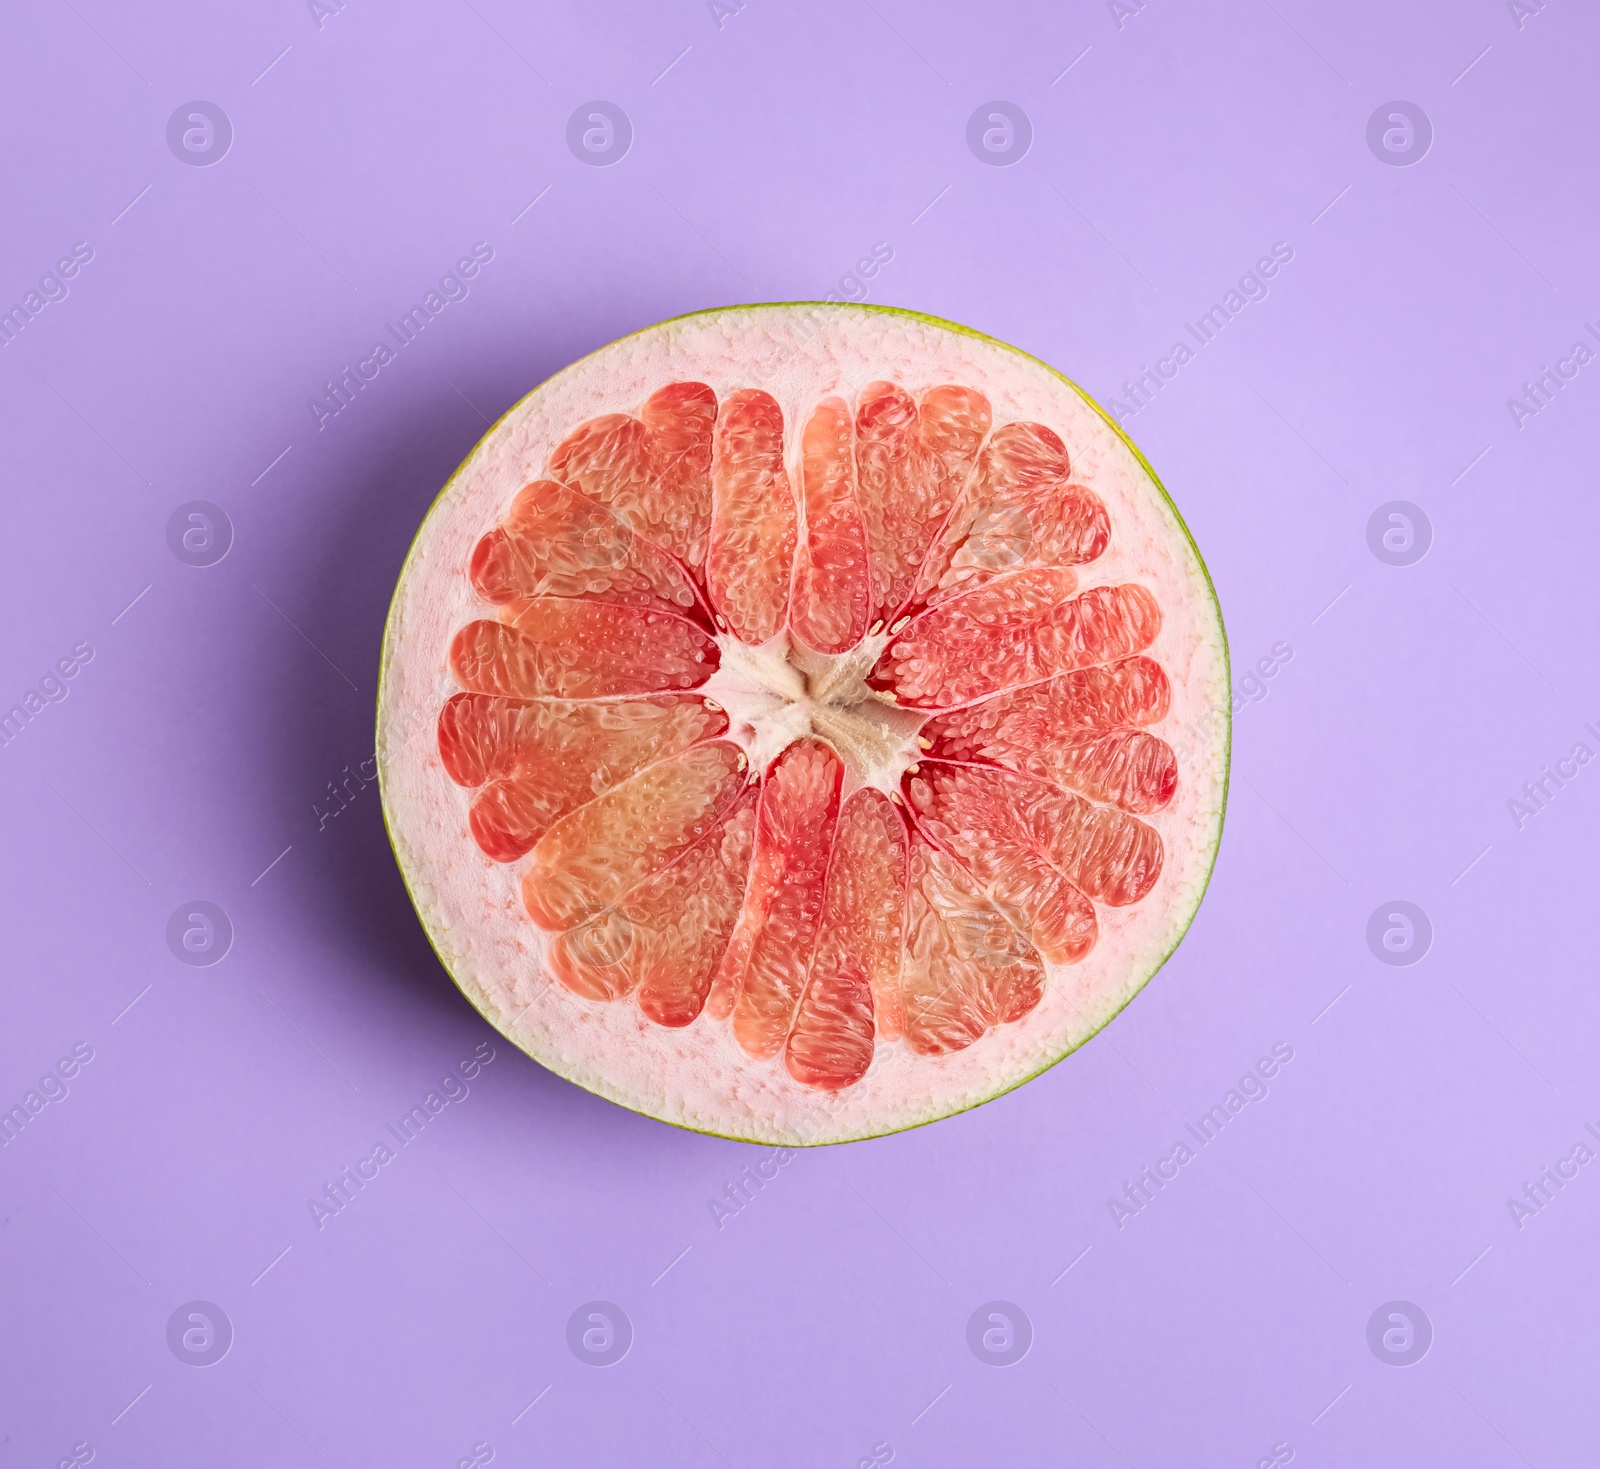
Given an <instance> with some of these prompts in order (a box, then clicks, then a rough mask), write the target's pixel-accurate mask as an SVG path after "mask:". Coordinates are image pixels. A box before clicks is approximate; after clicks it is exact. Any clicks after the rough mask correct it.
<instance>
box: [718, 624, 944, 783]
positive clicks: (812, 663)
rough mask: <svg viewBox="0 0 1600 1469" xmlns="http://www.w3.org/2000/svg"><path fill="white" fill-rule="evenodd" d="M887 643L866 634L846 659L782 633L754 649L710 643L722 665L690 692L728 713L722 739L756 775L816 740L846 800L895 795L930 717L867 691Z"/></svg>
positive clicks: (728, 641) (728, 640) (724, 640)
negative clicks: (841, 772)
mask: <svg viewBox="0 0 1600 1469" xmlns="http://www.w3.org/2000/svg"><path fill="white" fill-rule="evenodd" d="M888 641H889V639H888V636H887V635H886V634H883V633H876V634H869V635H868V636H867V637H865V638H863V639H862V640H861V642H859V643H858V644H857V645H856V646H855V647H854V648H852V649H851V650H850V651H849V652H848V653H836V654H829V653H818V652H816V651H814V650H813V649H811V648H808V647H806V646H805V645H804V644H803V643H798V642H795V641H794V640H793V639H791V638H790V636H789V634H788V633H787V632H780V633H778V634H777V635H776V636H775V637H773V638H771V639H769V640H768V641H767V642H765V643H761V644H759V645H757V646H754V647H752V646H751V645H749V644H746V643H741V642H740V641H739V640H738V639H737V638H735V637H732V636H726V635H725V636H723V637H719V638H718V639H717V646H718V647H719V648H720V649H721V652H722V663H721V665H720V666H719V667H718V669H717V671H716V672H715V673H714V674H712V675H711V677H710V678H709V679H707V680H706V681H705V683H703V684H702V685H701V686H700V688H699V690H698V691H697V692H699V693H703V694H704V695H705V696H706V697H707V698H709V699H711V700H713V701H714V702H715V703H717V704H719V705H721V707H722V708H723V709H724V710H726V711H727V715H728V733H727V736H726V738H728V739H731V740H733V741H735V742H736V743H737V744H738V745H739V747H740V748H741V749H742V750H743V751H744V752H745V753H746V754H747V755H748V756H749V757H750V763H751V765H752V766H753V767H754V768H755V769H757V770H765V769H766V768H767V766H768V765H769V764H770V763H771V762H772V761H773V760H775V759H777V757H778V756H779V754H781V753H782V752H783V750H784V749H786V748H787V747H788V746H789V745H792V744H793V743H794V742H795V741H796V740H799V739H804V738H805V737H806V736H807V735H815V736H817V737H818V738H819V739H824V740H826V741H827V742H828V743H829V744H830V745H832V746H833V748H834V749H835V750H836V751H837V752H838V754H839V758H840V759H841V760H842V761H843V762H844V768H845V778H844V791H843V794H844V795H845V796H846V797H848V796H849V795H850V794H851V792H853V791H856V790H859V789H860V788H861V787H862V786H875V787H877V789H878V790H880V791H882V792H884V794H885V795H894V794H897V793H898V792H899V790H900V777H901V776H902V775H903V774H904V773H905V771H906V769H907V768H908V767H909V766H911V765H913V764H915V763H916V760H917V757H918V756H919V755H920V754H921V752H922V747H921V746H920V745H919V744H918V743H917V731H918V730H920V729H921V728H922V726H923V725H924V724H926V723H927V722H928V717H929V716H928V715H927V714H924V713H921V712H920V711H917V710H912V709H902V708H900V707H899V706H898V705H897V704H896V703H895V701H894V698H893V696H892V695H890V694H885V693H881V692H879V691H878V690H877V689H871V688H868V687H867V684H866V675H867V674H868V673H869V672H871V670H872V666H873V664H875V663H876V662H877V661H878V655H879V654H880V653H881V652H882V651H883V648H884V644H885V643H887V642H888Z"/></svg>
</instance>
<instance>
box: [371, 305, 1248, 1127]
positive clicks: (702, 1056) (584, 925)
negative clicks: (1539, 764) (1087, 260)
mask: <svg viewBox="0 0 1600 1469" xmlns="http://www.w3.org/2000/svg"><path fill="white" fill-rule="evenodd" d="M1229 704H1230V697H1229V674H1228V663H1227V645H1226V641H1225V638H1224V634H1223V628H1222V619H1221V614H1220V612H1219V610H1218V606H1217V601H1216V595H1215V592H1214V590H1213V588H1212V586H1211V582H1210V579H1209V578H1208V576H1207V574H1206V570H1205V567H1204V565H1203V563H1202V562H1201V560H1200V556H1199V554H1198V552H1197V551H1196V549H1195V546H1194V543H1193V541H1192V540H1191V539H1190V536H1189V534H1188V531H1187V530H1186V528H1185V527H1184V524H1183V521H1182V520H1181V518H1180V517H1179V515H1178V512H1177V510H1176V509H1175V508H1174V506H1173V504H1172V502H1171V501H1170V500H1169V499H1168V498H1167V496H1166V494H1165V492H1164V491H1163V490H1162V488H1161V486H1160V484H1159V483H1158V482H1157V481H1156V478H1155V476H1154V474H1153V473H1152V472H1151V470H1150V468H1149V466H1148V465H1147V464H1146V463H1145V461H1144V459H1143V458H1142V457H1141V456H1140V455H1139V453H1138V451H1137V450H1135V449H1134V448H1133V446H1132V444H1130V443H1129V442H1128V440H1127V439H1126V438H1125V437H1124V436H1123V434H1122V433H1121V432H1120V431H1119V430H1118V429H1117V428H1116V427H1115V426H1114V425H1113V424H1112V422H1111V421H1110V420H1109V419H1108V418H1107V417H1106V415H1105V414H1104V413H1103V412H1102V411H1101V410H1100V409H1098V408H1097V407H1096V406H1095V405H1094V404H1093V403H1092V402H1091V401H1090V400H1089V399H1088V397H1087V396H1086V395H1085V394H1084V393H1083V392H1082V391H1081V390H1080V389H1079V388H1077V387H1076V386H1075V385H1074V384H1072V383H1071V382H1069V381H1068V380H1067V379H1066V378H1064V377H1062V376H1061V375H1060V374H1059V373H1057V372H1055V371H1053V370H1052V369H1050V368H1049V367H1047V366H1045V365H1044V364H1043V363H1041V362H1039V361H1037V360H1035V359H1034V358H1031V357H1029V356H1027V355H1026V354H1024V353H1022V352H1019V351H1017V350H1016V349H1015V348H1012V347H1008V346H1006V345H1004V344H1003V343H1000V342H996V341H994V340H992V339H990V338H987V337H984V336H981V335H979V334H978V333H975V332H971V331H968V330H965V329H963V328H961V327H957V326H953V325H951V324H950V323H948V322H942V321H938V320H935V319H933V318H931V317H926V316H919V315H916V314H914V313H911V312H905V311H896V310H888V309H884V308H877V307H868V306H844V305H824V304H814V303H802V304H792V305H771V306H742V307H732V308H728V309H726V310H721V311H709V312H702V313H700V314H698V315H694V316H688V317H683V318H680V319H678V320H676V321H669V322H666V323H664V324H662V325H660V326H655V327H651V328H649V329H648V330H646V331H642V332H639V333H636V334H635V335H633V336H630V337H626V338H624V339H623V340H622V341H620V342H615V343H613V344H612V345H611V346H609V347H605V348H603V349H601V350H600V351H598V352H596V353H594V354H593V355H591V356H589V357H586V358H584V359H583V360H582V361H581V362H578V363H576V364H574V365H573V366H571V367H569V368H567V369H566V370H565V371H563V372H560V373H558V374H557V375H556V376H555V377H553V378H551V379H550V380H549V381H548V382H546V383H544V384H542V385H541V386H540V387H538V388H536V389H535V390H534V391H533V392H531V393H530V394H529V395H528V396H527V397H526V398H524V399H523V400H522V401H521V402H520V403H518V404H517V405H516V407H514V408H513V409H511V411H510V412H509V413H507V414H506V415H505V417H504V418H502V419H501V420H500V422H499V423H497V424H496V425H495V426H494V427H493V429H491V430H490V432H489V433H488V434H487V435H486V436H485V438H484V439H483V441H482V442H481V443H480V444H479V445H478V446H477V448H475V449H474V450H473V452H472V454H471V455H470V456H469V457H468V459H467V461H466V462H465V463H464V464H463V465H462V466H461V468H460V469H459V470H458V471H457V472H456V474H455V475H454V476H453V477H452V479H451V480H450V482H449V484H447V485H446V486H445V489H444V491H443V492H442V493H441V495H440V496H439V499H438V501H437V502H436V503H435V504H434V506H433V508H432V510H431V511H430V512H429V514H428V516H427V519H426V520H425V521H424V523H423V525H422V528H421V530H420V531H419V532H418V534H417V538H416V542H415V544H414V545H413V547H412V549H411V553H410V555H409V556H408V558H407V560H406V563H405V566H404V569H403V570H402V572H401V574H400V581H399V586H398V589H397V591H396V593H395V598H394V604H393V607H392V608H391V611H390V615H389V622H388V628H387V632H386V635H385V639H384V650H383V667H382V675H381V685H380V691H379V699H378V736H377V754H378V768H379V773H380V779H381V783H382V792H383V806H384V814H385V819H386V821H387V823H388V827H389V832H390V836H391V840H392V841H393V843H394V848H395V852H396V855H397V857H398V859H399V862H400V867H401V871H402V873H403V874H404V877H405V881H406V884H407V886H408V888H409V889H410V892H411V895H412V898H413V901H414V902H415V904H416V907H417V911H418V913H419V914H420V915H421V918H422V921H423V924H424V926H425V927H426V929H427V932H428V936H429V938H430V939H431V940H432V942H433V945H434V947H435V949H437V951H438V953H439V956H440V958H441V959H442V960H443V961H444V964H445V967H446V968H447V969H448V970H449V971H450V973H451V974H452V975H453V976H454V978H455V980H456V983H457V984H459V985H460V986H461V988H462V989H463V990H464V991H465V992H466V994H467V995H468V997H469V998H470V999H471V1000H472V1002H473V1004H475V1005H476V1006H477V1007H478V1008H479V1009H480V1010H481V1011H482V1012H483V1013H484V1015H485V1016H487V1017H488V1019H489V1020H490V1021H491V1022H492V1023H493V1024H494V1025H495V1026H496V1027H497V1028H498V1029H499V1030H500V1031H502V1032H503V1033H504V1034H505V1035H506V1036H507V1037H508V1038H510V1039H511V1040H512V1041H513V1042H514V1043H515V1044H516V1045H518V1046H520V1047H522V1048H523V1049H524V1050H525V1051H527V1052H528V1053H529V1054H530V1055H531V1056H533V1057H534V1058H535V1059H537V1060H538V1061H540V1062H541V1063H543V1064H544V1065H545V1066H547V1067H549V1068H550V1069H551V1070H553V1071H555V1072H557V1073H559V1074H560V1075H562V1076H565V1077H567V1078H569V1079H571V1080H572V1081H575V1082H577V1083H578V1084H580V1085H581V1086H584V1087H587V1088H589V1089H590V1090H591V1091H594V1092H597V1093H599V1094H600V1095H602V1096H605V1097H609V1098H610V1099H612V1100H613V1101H616V1102H619V1103H621V1104H623V1105H624V1106H627V1107H631V1108H634V1109H635V1110H637V1111H640V1112H644V1113H647V1114H648V1115H650V1116H652V1117H657V1118H660V1119H662V1120H663V1121H666V1122H671V1123H674V1124H677V1125H679V1126H682V1127H688V1128H693V1129H696V1130H700V1131H705V1132H712V1133H718V1134H721V1135H723V1136H727V1137H733V1138H742V1139H747V1140H750V1141H761V1142H767V1143H776V1144H783V1145H805V1144H814V1143H827V1142H839V1141H845V1140H848V1139H853V1138H864V1137H872V1136H876V1135H879V1134H882V1133H887V1132H893V1131H897V1130H899V1129H902V1128H907V1127H912V1126H916V1125H918V1124H920V1123H925V1122H931V1121H933V1120H934V1119H936V1118H940V1117H944V1116H948V1115H949V1114H951V1113H953V1112H957V1111H961V1110H963V1109H964V1108H967V1107H971V1106H974V1105H976V1104H978V1103H980V1102H984V1101H987V1100H989V1099H990V1098H992V1097H995V1096H997V1095H999V1094H1000V1093H1001V1092H1004V1091H1007V1090H1009V1089H1010V1088H1012V1087H1015V1086H1017V1085H1019V1084H1020V1083H1022V1082H1023V1081H1025V1080H1027V1079H1028V1078H1029V1077H1032V1076H1034V1075H1036V1074H1037V1073H1038V1072H1040V1071H1042V1070H1043V1069H1044V1068H1045V1067H1047V1066H1049V1065H1051V1064H1052V1063H1053V1062H1055V1061H1058V1060H1059V1059H1060V1058H1061V1057H1062V1056H1064V1055H1066V1054H1067V1053H1068V1052H1069V1051H1071V1050H1073V1049H1074V1048H1076V1047H1077V1046H1079V1045H1081V1044H1082V1043H1083V1042H1084V1041H1085V1040H1086V1039H1087V1038H1088V1037H1089V1036H1091V1035H1093V1034H1094V1033H1095V1032H1096V1031H1098V1030H1099V1029H1100V1028H1101V1027H1102V1026H1104V1025H1105V1024H1106V1023H1107V1021H1109V1020H1110V1019H1111V1018H1112V1016H1114V1015H1115V1014H1116V1013H1117V1012H1118V1011H1119V1010H1120V1009H1121V1008H1122V1007H1123V1006H1124V1005H1126V1004H1127V1003H1128V1001H1129V1000H1130V999H1131V998H1132V997H1133V995H1134V994H1135V993H1137V992H1138V990H1139V989H1140V988H1141V987H1142V986H1143V985H1144V984H1145V982H1146V981H1147V980H1148V979H1149V978H1150V976H1151V975H1152V974H1153V973H1154V972H1155V971H1156V969H1158V968H1159V967H1160V965H1161V964H1162V963H1163V961H1164V960H1165V959H1166V958H1167V956H1168V955H1169V954H1170V953H1171V952H1172V950H1173V949H1174V947H1175V946H1176V945H1177V943H1178V941H1179V939H1180V938H1181V937H1182V935H1183V933H1184V931H1185V929H1186V928H1187V927H1188V925H1189V922H1190V920H1191V918H1192V917H1193V916H1194V913H1195V910H1196V908H1197V907H1198V905H1199V902H1200V898H1201V895H1202V893H1203V892H1204V890H1205V886H1206V882H1207V880H1208V878H1209V876H1210V872H1211V866H1212V863H1213V861H1214V858H1215V854H1216V850H1217V844H1218V841H1219V839H1220V836H1221V829H1222V818H1223V808H1224V802H1225V798H1226V789H1227V774H1228V750H1229V734H1230V720H1229Z"/></svg>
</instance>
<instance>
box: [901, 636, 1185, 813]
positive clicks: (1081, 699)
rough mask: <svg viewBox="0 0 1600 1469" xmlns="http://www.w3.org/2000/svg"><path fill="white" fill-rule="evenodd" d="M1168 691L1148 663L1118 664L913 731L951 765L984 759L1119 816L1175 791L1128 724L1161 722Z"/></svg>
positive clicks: (1161, 802)
mask: <svg viewBox="0 0 1600 1469" xmlns="http://www.w3.org/2000/svg"><path fill="white" fill-rule="evenodd" d="M1171 694H1172V690H1171V686H1170V684H1169V683H1168V681H1167V676H1166V674H1165V673H1164V672H1163V671H1162V668H1161V665H1160V664H1159V663H1157V662H1156V661H1155V660H1154V659H1153V658H1146V657H1142V656H1141V657H1136V658H1127V659H1123V660H1122V661H1121V662H1118V663H1111V664H1107V665H1105V666H1103V667H1099V668H1084V669H1078V670H1075V671H1073V672H1071V673H1063V674H1058V675H1056V677H1054V678H1050V679H1046V680H1045V681H1044V682H1043V683H1037V684H1029V685H1027V686H1026V687H1024V688H1020V689H1011V690H1008V691H1007V692H1005V693H1001V694H995V695H993V696H992V697H990V698H987V699H984V700H981V701H980V702H978V703H976V704H969V705H967V706H966V707H965V708H962V709H955V710H952V711H950V712H949V713H947V714H939V715H935V716H934V718H932V719H931V720H929V721H928V723H927V725H926V726H925V727H924V729H923V731H922V732H923V735H924V736H925V737H926V738H928V739H930V740H931V741H932V742H933V747H934V750H935V752H936V753H937V754H940V755H946V756H948V757H949V758H950V759H952V760H971V759H982V760H992V761H993V762H994V763H995V764H997V765H1006V766H1009V767H1010V768H1011V769H1013V770H1021V771H1025V772H1027V773H1028V774H1030V775H1038V776H1042V777H1044V778H1045V779H1046V780H1053V781H1055V782H1056V783H1057V784H1059V785H1064V786H1069V787H1071V788H1072V789H1073V790H1077V791H1081V792H1082V793H1083V794H1084V795H1086V796H1090V797H1092V798H1093V799H1095V800H1097V801H1110V802H1112V803H1113V804H1115V805H1118V806H1121V807H1122V808H1123V809H1124V810H1125V811H1136V812H1148V811H1159V810H1161V809H1162V808H1163V807H1164V806H1166V805H1167V803H1168V802H1170V801H1171V799H1172V796H1173V793H1174V792H1175V791H1176V790H1177V785H1178V763H1177V759H1176V757H1175V756H1174V755H1173V752H1172V749H1171V747H1170V746H1169V745H1168V744H1167V743H1166V741H1164V740H1161V739H1158V738H1157V737H1156V736H1155V735H1152V734H1146V733H1144V732H1143V731H1142V730H1138V729H1136V728H1130V726H1137V725H1144V724H1155V723H1157V722H1159V721H1160V720H1162V719H1164V718H1165V717H1166V713H1167V707H1168V704H1169V702H1170V700H1171Z"/></svg>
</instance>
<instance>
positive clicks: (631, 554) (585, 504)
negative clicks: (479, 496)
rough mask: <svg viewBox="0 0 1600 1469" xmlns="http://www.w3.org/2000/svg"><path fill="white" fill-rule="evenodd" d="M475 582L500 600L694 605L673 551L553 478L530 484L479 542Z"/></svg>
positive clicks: (493, 599) (494, 599)
mask: <svg viewBox="0 0 1600 1469" xmlns="http://www.w3.org/2000/svg"><path fill="white" fill-rule="evenodd" d="M472 584H473V586H475V587H476V588H477V589H478V594H479V595H480V596H481V597H483V598H484V599H485V600H486V601H489V602H496V603H506V602H518V601H522V600H524V599H525V598H528V597H543V596H551V597H599V598H602V599H604V600H606V601H610V602H638V603H649V602H660V603H664V604H665V605H667V606H669V607H672V608H674V609H675V610H678V611H683V610H686V609H688V608H691V607H693V606H694V589H693V587H691V586H690V584H689V579H688V577H686V576H685V575H684V574H683V571H682V570H681V569H680V568H679V566H678V564H677V562H675V561H674V560H673V559H672V558H671V557H670V556H668V555H667V554H666V552H664V551H663V550H661V548H660V547H659V546H656V545H654V544H652V543H651V542H649V541H647V540H645V539H644V538H643V537H641V536H639V535H636V534H635V533H634V531H633V530H632V529H631V528H630V527H629V526H628V524H627V523H626V522H625V521H623V520H622V519H621V518H620V517H619V516H618V515H616V514H615V513H614V512H613V511H611V510H610V509H608V508H607V507H606V506H604V505H602V504H599V503H598V502H596V501H594V500H591V499H589V498H588V496H586V495H582V494H579V492H578V491H577V490H575V489H572V488H571V487H570V486H567V485H563V484H558V483H556V481H555V480H549V479H543V480H536V481H535V482H534V483H533V484H531V485H528V486H527V487H526V488H524V489H523V490H522V492H521V493H520V494H519V495H518V496H517V498H516V499H515V500H513V501H512V502H511V509H510V511H509V512H508V513H507V515H506V518H505V519H504V520H503V521H501V523H500V524H499V525H497V526H496V527H495V528H494V529H493V530H492V531H490V532H489V533H488V534H487V535H486V536H484V538H483V539H482V540H481V541H479V542H478V545H477V548H476V549H475V550H474V551H473V553H472Z"/></svg>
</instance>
